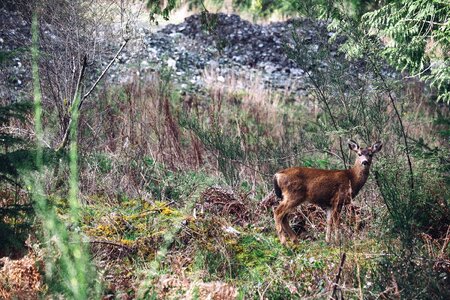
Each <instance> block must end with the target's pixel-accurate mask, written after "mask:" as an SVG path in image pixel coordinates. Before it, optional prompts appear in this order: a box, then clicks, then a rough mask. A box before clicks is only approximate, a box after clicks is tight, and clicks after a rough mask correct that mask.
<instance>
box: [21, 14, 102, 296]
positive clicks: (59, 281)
mask: <svg viewBox="0 0 450 300" xmlns="http://www.w3.org/2000/svg"><path fill="white" fill-rule="evenodd" d="M38 18H39V15H38V13H37V12H35V13H34V14H33V19H32V27H31V30H32V48H31V53H32V72H33V73H32V75H33V95H34V122H35V132H36V141H37V145H36V147H37V151H36V169H37V172H36V174H34V176H33V177H31V176H30V178H27V179H26V180H27V181H28V182H29V183H30V185H31V187H32V197H33V199H34V202H35V206H36V211H37V215H38V217H39V220H40V221H41V223H42V235H43V237H42V245H43V246H44V248H45V249H44V251H45V253H46V260H45V276H46V280H47V283H48V284H49V290H48V291H47V293H48V294H50V295H53V296H56V295H58V294H61V295H63V296H64V297H68V298H71V299H80V300H81V299H88V298H91V299H92V298H96V297H98V292H99V289H98V287H99V285H98V283H96V276H95V272H94V269H93V266H92V265H91V264H90V258H89V254H88V252H87V249H86V247H85V244H84V243H83V241H82V237H81V235H80V233H79V232H76V230H77V228H78V225H79V224H78V223H79V208H80V206H79V200H78V168H77V159H78V154H77V140H76V131H77V127H76V126H77V120H78V116H79V115H78V110H77V109H74V110H73V111H72V114H71V117H72V118H73V120H74V121H75V122H73V123H74V125H73V126H72V128H71V132H70V133H71V144H70V152H69V159H70V178H69V182H70V193H69V204H70V211H69V216H70V221H69V222H67V221H66V222H65V221H63V220H62V219H61V217H60V216H58V214H57V212H56V210H55V207H54V206H53V205H52V203H51V202H49V201H48V200H47V195H45V193H44V189H43V184H42V182H43V180H44V176H45V161H44V159H43V138H44V137H43V128H42V93H41V90H40V80H39V59H40V53H39V21H38ZM76 99H77V100H78V101H79V95H77V96H76ZM75 107H77V106H76V105H75ZM69 228H70V229H69ZM96 294H97V296H96Z"/></svg>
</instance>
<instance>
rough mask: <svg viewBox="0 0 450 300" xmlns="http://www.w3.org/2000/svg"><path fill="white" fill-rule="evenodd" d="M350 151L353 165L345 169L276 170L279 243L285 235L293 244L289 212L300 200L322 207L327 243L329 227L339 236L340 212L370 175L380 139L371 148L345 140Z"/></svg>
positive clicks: (298, 168)
mask: <svg viewBox="0 0 450 300" xmlns="http://www.w3.org/2000/svg"><path fill="white" fill-rule="evenodd" d="M348 147H349V148H350V150H352V151H353V152H355V153H356V154H357V157H356V160H355V163H354V165H353V166H352V167H351V168H349V169H345V170H322V169H314V168H306V167H291V168H287V169H283V170H280V171H278V172H277V173H275V175H274V176H273V184H274V190H275V194H276V196H277V197H278V198H280V199H281V202H280V204H279V205H278V207H277V208H276V209H275V210H274V219H275V227H276V231H277V235H278V238H279V239H280V242H281V243H282V244H283V245H284V244H286V238H287V237H286V235H287V236H288V237H289V239H290V240H291V241H292V242H294V243H296V242H297V241H298V239H297V235H296V234H295V232H294V231H293V230H292V228H291V227H290V225H289V218H288V216H289V212H291V211H292V210H293V209H294V208H295V207H297V206H298V205H300V204H302V203H307V202H309V203H313V204H315V205H318V206H319V207H321V208H323V209H325V211H326V216H327V227H326V234H325V241H326V242H327V243H330V236H331V230H332V228H334V231H335V234H334V238H335V240H337V238H338V234H339V232H338V227H339V222H340V212H341V210H342V207H343V206H344V205H347V204H349V203H350V202H351V200H352V199H353V198H355V197H356V195H357V194H358V192H359V191H360V190H361V188H362V187H363V186H364V184H365V183H366V181H367V178H368V176H369V170H370V166H371V164H372V158H373V155H374V154H375V153H377V152H378V151H380V150H381V147H382V144H381V142H376V143H374V144H373V145H372V146H371V147H366V148H364V149H362V148H360V147H359V145H358V143H356V142H355V141H353V140H349V141H348Z"/></svg>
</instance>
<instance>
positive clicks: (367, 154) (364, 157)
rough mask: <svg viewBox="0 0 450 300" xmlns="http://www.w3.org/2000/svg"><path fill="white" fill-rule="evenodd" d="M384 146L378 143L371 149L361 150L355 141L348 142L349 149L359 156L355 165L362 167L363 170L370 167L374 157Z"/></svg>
mask: <svg viewBox="0 0 450 300" xmlns="http://www.w3.org/2000/svg"><path fill="white" fill-rule="evenodd" d="M382 146H383V145H382V144H381V142H376V143H375V144H373V145H372V146H371V147H367V148H360V147H359V145H358V143H357V142H355V141H353V140H350V141H348V147H349V148H350V150H352V151H354V152H355V153H356V154H358V158H357V159H356V162H355V165H360V166H362V167H363V168H369V167H370V164H371V163H372V158H373V155H374V154H375V153H377V152H378V151H380V150H381V147H382Z"/></svg>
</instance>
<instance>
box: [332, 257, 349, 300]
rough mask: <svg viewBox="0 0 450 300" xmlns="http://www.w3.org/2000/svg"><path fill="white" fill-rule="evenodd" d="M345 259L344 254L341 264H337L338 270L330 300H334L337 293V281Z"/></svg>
mask: <svg viewBox="0 0 450 300" xmlns="http://www.w3.org/2000/svg"><path fill="white" fill-rule="evenodd" d="M345 257H346V254H345V252H344V253H342V257H341V263H340V264H339V270H338V273H337V275H336V279H335V281H334V286H333V293H332V294H331V297H330V299H332V300H334V299H336V291H337V287H338V286H339V280H340V279H341V273H342V269H343V268H344V263H345Z"/></svg>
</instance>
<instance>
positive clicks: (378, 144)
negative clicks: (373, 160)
mask: <svg viewBox="0 0 450 300" xmlns="http://www.w3.org/2000/svg"><path fill="white" fill-rule="evenodd" d="M381 147H383V144H382V143H381V142H376V143H375V144H373V145H372V147H371V148H372V153H377V152H378V151H380V150H381Z"/></svg>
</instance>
